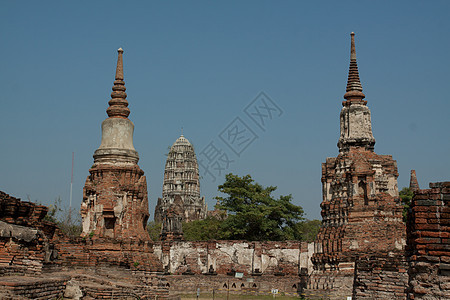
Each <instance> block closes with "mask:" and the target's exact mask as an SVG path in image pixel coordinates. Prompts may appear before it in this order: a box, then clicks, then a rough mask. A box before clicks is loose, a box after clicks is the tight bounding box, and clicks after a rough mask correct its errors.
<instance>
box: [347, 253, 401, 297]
mask: <svg viewBox="0 0 450 300" xmlns="http://www.w3.org/2000/svg"><path fill="white" fill-rule="evenodd" d="M407 285H408V264H407V262H406V258H405V256H404V255H401V254H400V255H393V256H382V255H378V256H373V257H364V258H361V259H357V260H356V262H355V275H354V282H353V299H406V289H407Z"/></svg>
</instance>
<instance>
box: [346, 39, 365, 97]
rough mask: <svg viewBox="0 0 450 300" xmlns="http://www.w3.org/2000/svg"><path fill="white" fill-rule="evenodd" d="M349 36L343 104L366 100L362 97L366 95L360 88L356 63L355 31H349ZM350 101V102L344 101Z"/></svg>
mask: <svg viewBox="0 0 450 300" xmlns="http://www.w3.org/2000/svg"><path fill="white" fill-rule="evenodd" d="M350 36H351V46H350V68H349V71H348V80H347V89H346V93H345V95H344V98H345V99H347V101H345V102H344V105H345V104H350V103H351V102H355V101H357V102H366V101H364V100H362V99H364V97H366V96H365V95H364V94H363V92H362V90H363V88H362V85H361V81H360V80H359V72H358V64H357V63H356V47H355V33H354V32H352V33H350ZM348 101H350V103H346V102H348Z"/></svg>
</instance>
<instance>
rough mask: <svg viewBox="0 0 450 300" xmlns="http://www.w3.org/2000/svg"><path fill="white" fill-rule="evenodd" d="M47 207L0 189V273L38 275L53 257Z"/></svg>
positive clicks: (0, 274) (53, 229)
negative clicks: (45, 219)
mask: <svg viewBox="0 0 450 300" xmlns="http://www.w3.org/2000/svg"><path fill="white" fill-rule="evenodd" d="M46 214H47V207H45V206H43V205H36V204H34V203H30V202H26V201H21V200H20V199H18V198H14V197H12V196H9V195H8V194H6V193H4V192H0V276H6V275H10V274H22V275H36V274H41V273H42V270H43V268H44V267H45V264H47V263H50V262H51V261H52V260H53V259H55V257H56V252H55V251H54V245H53V243H52V242H51V238H52V237H53V235H54V232H55V228H56V225H55V224H54V223H52V222H48V221H44V217H45V215H46Z"/></svg>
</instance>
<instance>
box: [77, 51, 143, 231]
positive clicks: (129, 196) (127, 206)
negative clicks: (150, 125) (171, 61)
mask: <svg viewBox="0 0 450 300" xmlns="http://www.w3.org/2000/svg"><path fill="white" fill-rule="evenodd" d="M125 91H126V88H125V82H124V76H123V50H122V49H121V48H120V49H119V50H118V59H117V68H116V77H115V81H114V86H113V87H112V93H111V100H110V101H109V107H108V109H107V110H106V112H107V114H108V118H107V119H105V120H104V121H103V123H102V140H101V144H100V147H99V148H98V149H97V150H96V151H95V153H94V164H93V166H92V167H91V169H90V170H89V173H90V174H89V176H88V177H87V179H86V183H85V186H84V189H83V202H82V203H81V210H80V212H81V217H82V219H83V221H82V225H83V232H82V236H87V235H89V236H92V237H108V238H115V239H130V238H131V239H140V240H149V235H148V233H147V231H146V230H145V227H146V224H147V220H148V217H149V212H148V197H147V180H146V178H145V176H144V171H142V170H141V169H140V168H139V166H138V164H137V163H138V161H139V155H138V153H137V151H136V150H135V149H134V146H133V131H134V124H133V122H131V121H130V120H129V119H128V115H129V114H130V110H129V108H128V101H127V100H126V98H127V94H126V92H125Z"/></svg>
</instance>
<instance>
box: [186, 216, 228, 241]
mask: <svg viewBox="0 0 450 300" xmlns="http://www.w3.org/2000/svg"><path fill="white" fill-rule="evenodd" d="M222 222H223V221H221V220H219V219H217V218H216V217H212V216H208V217H206V219H204V220H197V221H192V222H188V223H183V236H184V239H185V240H187V241H208V240H221V239H223V234H222V231H221V224H222Z"/></svg>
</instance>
